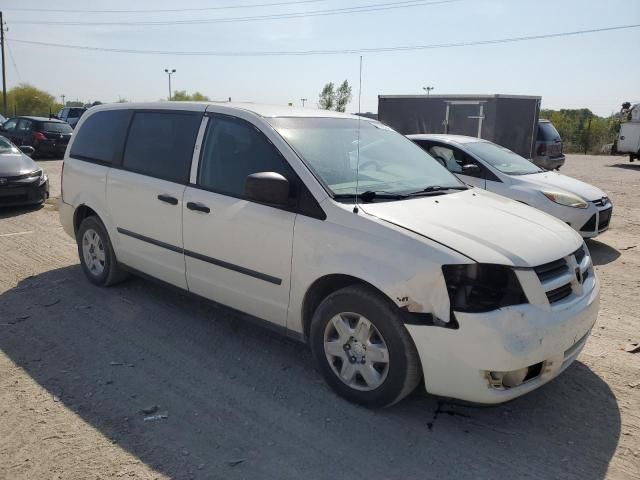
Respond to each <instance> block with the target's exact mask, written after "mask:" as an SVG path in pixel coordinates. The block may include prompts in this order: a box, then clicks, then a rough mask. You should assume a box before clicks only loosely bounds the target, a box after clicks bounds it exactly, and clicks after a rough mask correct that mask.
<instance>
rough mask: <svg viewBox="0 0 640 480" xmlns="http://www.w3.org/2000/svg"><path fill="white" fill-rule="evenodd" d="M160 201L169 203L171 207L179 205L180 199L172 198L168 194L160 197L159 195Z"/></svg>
mask: <svg viewBox="0 0 640 480" xmlns="http://www.w3.org/2000/svg"><path fill="white" fill-rule="evenodd" d="M158 200H160V201H161V202H165V203H169V204H171V205H177V204H178V199H177V198H176V197H172V196H171V195H169V194H168V193H161V194H160V195H158Z"/></svg>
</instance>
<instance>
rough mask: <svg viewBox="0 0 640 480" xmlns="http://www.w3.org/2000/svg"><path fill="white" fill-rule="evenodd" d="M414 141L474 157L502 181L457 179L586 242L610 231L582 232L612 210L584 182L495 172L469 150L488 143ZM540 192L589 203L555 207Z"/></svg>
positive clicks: (457, 138) (444, 138) (445, 138)
mask: <svg viewBox="0 0 640 480" xmlns="http://www.w3.org/2000/svg"><path fill="white" fill-rule="evenodd" d="M407 137H408V138H410V139H411V140H414V141H416V140H430V141H436V142H439V143H441V144H447V145H450V146H451V147H454V148H457V149H459V150H461V151H463V152H464V153H466V154H467V155H469V156H471V157H473V159H474V160H475V161H477V162H478V163H480V164H482V166H483V167H484V168H486V169H487V170H489V171H490V172H491V173H492V174H493V175H495V176H496V177H497V178H498V179H499V180H500V181H491V180H484V179H482V178H477V177H472V176H469V175H463V174H460V173H455V175H456V176H457V177H458V178H459V179H460V180H462V181H463V182H465V183H466V184H468V185H472V186H475V187H478V188H482V189H486V190H488V191H491V192H494V193H497V194H499V195H503V196H505V197H508V198H511V199H513V200H517V201H518V202H522V203H526V204H527V205H530V206H532V207H535V208H537V209H538V210H542V211H543V212H546V213H548V214H549V215H553V216H554V217H556V218H559V219H560V220H562V221H563V222H565V223H568V224H569V225H571V227H572V228H573V229H574V230H576V231H577V232H578V233H580V235H581V236H582V237H583V238H593V237H595V236H597V235H598V234H600V233H602V232H604V231H605V230H606V229H607V228H608V225H607V227H606V228H602V229H598V228H596V227H595V226H594V228H593V229H583V227H584V226H585V224H587V222H588V221H589V219H591V218H592V217H593V216H594V215H595V216H596V222H595V225H598V223H599V222H598V220H599V215H600V213H601V212H603V211H605V210H608V209H610V208H612V203H611V200H610V199H609V198H608V196H607V194H606V193H605V192H603V191H602V190H600V189H599V188H597V187H594V186H593V185H589V184H588V183H585V182H582V181H580V180H577V179H575V178H572V177H568V176H566V175H562V174H561V173H557V172H551V171H545V172H542V173H534V174H529V175H509V174H505V173H503V172H501V171H500V170H498V169H496V168H494V167H493V166H492V165H490V164H488V163H487V162H485V161H484V160H483V159H482V158H480V157H479V156H478V155H475V154H474V153H473V152H472V151H470V150H469V149H468V148H467V147H466V146H467V144H469V143H474V142H486V140H480V139H477V138H472V137H465V136H461V135H443V134H434V135H430V134H424V135H423V134H417V135H407ZM541 190H545V191H553V192H558V193H569V194H573V195H576V196H578V197H580V198H582V199H583V200H585V201H586V202H587V203H588V207H587V208H573V207H568V206H565V205H560V204H558V203H554V202H552V201H551V200H549V199H548V198H547V197H545V196H544V195H543V194H542V193H541Z"/></svg>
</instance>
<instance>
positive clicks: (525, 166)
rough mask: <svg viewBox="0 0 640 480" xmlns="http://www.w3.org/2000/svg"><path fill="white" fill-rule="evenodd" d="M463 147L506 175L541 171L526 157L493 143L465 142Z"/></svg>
mask: <svg viewBox="0 0 640 480" xmlns="http://www.w3.org/2000/svg"><path fill="white" fill-rule="evenodd" d="M465 147H466V148H467V150H469V151H470V152H471V153H474V154H475V155H477V156H478V157H480V159H481V160H483V161H484V162H486V163H488V164H489V165H491V166H492V167H493V168H496V169H498V170H500V171H501V172H502V173H506V174H507V175H528V174H531V173H540V172H542V170H540V169H539V168H538V167H536V166H535V165H534V164H533V163H531V162H530V161H529V160H527V159H526V158H524V157H521V156H520V155H518V154H517V153H513V152H512V151H511V150H509V149H508V148H504V147H501V146H500V145H496V144H495V143H490V142H472V143H467V144H465Z"/></svg>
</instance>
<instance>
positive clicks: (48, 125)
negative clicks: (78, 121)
mask: <svg viewBox="0 0 640 480" xmlns="http://www.w3.org/2000/svg"><path fill="white" fill-rule="evenodd" d="M38 128H39V129H40V131H42V132H53V133H71V132H73V129H72V128H71V127H70V126H69V125H68V124H66V123H62V122H42V123H41V124H38Z"/></svg>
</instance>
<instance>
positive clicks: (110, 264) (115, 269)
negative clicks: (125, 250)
mask: <svg viewBox="0 0 640 480" xmlns="http://www.w3.org/2000/svg"><path fill="white" fill-rule="evenodd" d="M76 238H77V243H78V256H79V257H80V264H81V265H82V270H84V273H85V275H86V276H87V278H88V279H89V281H91V282H92V283H94V284H96V285H100V286H109V285H114V284H116V283H118V282H120V281H122V280H123V279H124V278H125V277H126V273H125V272H124V271H123V270H122V269H121V268H120V266H119V265H118V261H117V260H116V256H115V253H114V252H113V248H112V246H111V241H110V240H109V235H108V234H107V231H106V229H105V228H104V225H102V222H101V221H100V220H99V219H98V218H97V217H95V216H91V217H87V218H85V219H84V220H83V221H82V223H81V224H80V227H79V228H78V232H77V236H76Z"/></svg>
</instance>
